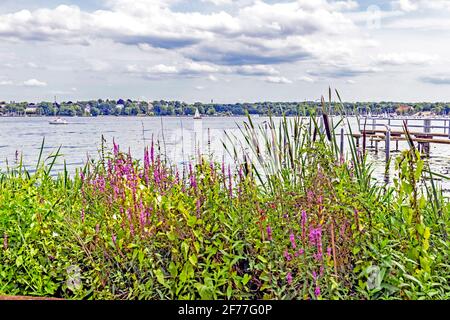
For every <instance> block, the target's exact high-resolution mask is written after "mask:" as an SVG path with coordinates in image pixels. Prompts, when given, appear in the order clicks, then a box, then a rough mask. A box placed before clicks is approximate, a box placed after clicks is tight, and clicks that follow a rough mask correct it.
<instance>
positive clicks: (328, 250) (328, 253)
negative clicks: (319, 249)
mask: <svg viewBox="0 0 450 320" xmlns="http://www.w3.org/2000/svg"><path fill="white" fill-rule="evenodd" d="M327 256H328V257H331V248H330V247H328V248H327Z"/></svg>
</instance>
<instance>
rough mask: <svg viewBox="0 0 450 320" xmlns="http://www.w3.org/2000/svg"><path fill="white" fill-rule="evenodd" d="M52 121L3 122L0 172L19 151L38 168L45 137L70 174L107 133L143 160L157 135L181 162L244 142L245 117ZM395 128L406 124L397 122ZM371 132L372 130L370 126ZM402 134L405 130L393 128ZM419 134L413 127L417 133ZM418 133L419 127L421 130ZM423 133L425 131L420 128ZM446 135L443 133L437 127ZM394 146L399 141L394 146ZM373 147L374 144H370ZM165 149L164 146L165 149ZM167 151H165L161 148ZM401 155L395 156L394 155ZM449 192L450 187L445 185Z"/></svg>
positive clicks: (449, 168)
mask: <svg viewBox="0 0 450 320" xmlns="http://www.w3.org/2000/svg"><path fill="white" fill-rule="evenodd" d="M49 120H51V118H43V117H14V118H10V117H1V118H0V168H2V169H4V168H5V167H6V165H7V162H8V163H9V164H12V163H14V160H15V157H16V151H17V152H18V153H19V154H22V156H23V162H24V164H25V165H26V166H27V167H28V168H30V169H31V168H33V167H34V166H35V164H36V162H37V159H38V156H39V151H40V147H41V143H42V139H43V138H44V137H45V146H44V156H48V155H50V154H51V153H52V152H55V151H56V150H57V149H58V147H59V146H61V153H62V155H63V157H62V158H60V159H59V160H58V161H57V163H56V165H55V170H61V169H62V168H63V159H64V160H65V161H66V163H67V167H68V169H69V171H71V172H74V170H75V168H77V167H80V166H82V165H83V164H84V163H85V162H86V160H87V157H88V155H89V156H90V157H91V158H98V150H99V148H100V146H101V137H102V135H103V136H104V138H105V139H106V141H107V142H106V145H107V146H109V147H111V146H112V140H113V139H115V141H116V143H118V144H119V145H120V147H121V149H122V150H128V148H129V149H130V150H131V153H132V154H133V155H134V156H135V157H138V158H142V156H143V150H144V147H145V146H147V145H149V144H150V143H151V139H152V137H153V138H154V139H155V140H157V139H159V140H160V141H164V142H165V143H164V144H162V145H163V146H165V149H166V150H165V151H166V154H167V156H168V158H169V159H170V160H171V161H172V162H173V163H176V164H181V163H183V162H186V161H189V159H191V158H192V157H193V156H194V155H195V154H197V153H198V150H199V149H200V150H201V151H202V152H203V153H208V154H210V153H212V154H213V155H214V158H215V159H216V160H222V158H223V157H225V159H226V161H229V160H230V157H229V156H228V155H227V154H226V152H224V148H223V145H222V141H224V140H225V134H224V132H225V131H226V132H227V133H228V134H235V135H237V136H238V139H239V132H238V130H237V124H243V122H244V121H246V120H247V118H246V117H208V118H204V119H202V120H194V119H192V118H188V117H163V118H160V117H75V118H67V121H68V122H69V124H68V125H50V124H49ZM267 120H268V118H265V117H255V118H253V121H254V122H255V123H263V122H264V121H267ZM350 123H351V125H352V128H353V131H354V132H357V131H358V126H357V122H356V118H350ZM391 124H392V125H396V124H397V125H399V124H401V122H400V121H398V120H394V121H392V123H391ZM409 124H410V125H414V124H422V120H417V121H410V122H409ZM367 128H368V129H369V128H371V122H370V123H368V125H367ZM393 130H401V128H393ZM413 130H414V129H413ZM416 130H419V129H416ZM420 131H422V130H421V129H420ZM433 131H436V132H444V130H443V129H433V130H432V132H433ZM391 144H392V145H393V146H395V143H391ZM368 145H369V143H368ZM162 148H163V149H164V147H162ZM405 148H407V144H406V142H400V143H399V149H400V150H402V149H405ZM162 151H164V150H162ZM369 154H370V158H371V160H372V161H373V162H374V164H375V175H376V176H377V177H378V178H379V179H380V180H382V179H383V175H384V171H385V168H384V166H385V162H384V161H385V154H384V143H380V148H379V153H378V154H375V153H374V152H373V151H369ZM392 155H393V156H395V155H396V153H395V152H393V153H392ZM429 161H430V164H431V167H432V170H434V171H436V172H439V173H441V174H444V175H449V172H450V145H438V144H434V145H432V146H431V157H430V159H429ZM444 186H445V188H446V189H448V188H450V184H448V183H445V184H444Z"/></svg>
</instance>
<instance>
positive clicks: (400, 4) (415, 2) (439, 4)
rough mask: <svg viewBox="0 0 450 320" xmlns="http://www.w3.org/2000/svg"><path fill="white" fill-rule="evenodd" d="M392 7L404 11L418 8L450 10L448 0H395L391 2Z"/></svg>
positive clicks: (449, 0) (449, 1)
mask: <svg viewBox="0 0 450 320" xmlns="http://www.w3.org/2000/svg"><path fill="white" fill-rule="evenodd" d="M391 4H392V7H393V8H394V9H399V10H402V11H405V12H412V11H417V10H419V9H431V10H450V0H396V1H392V2H391Z"/></svg>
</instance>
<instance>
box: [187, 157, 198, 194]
mask: <svg viewBox="0 0 450 320" xmlns="http://www.w3.org/2000/svg"><path fill="white" fill-rule="evenodd" d="M189 179H190V183H191V188H193V189H194V190H196V189H197V180H196V178H195V174H194V172H193V170H192V164H191V163H189Z"/></svg>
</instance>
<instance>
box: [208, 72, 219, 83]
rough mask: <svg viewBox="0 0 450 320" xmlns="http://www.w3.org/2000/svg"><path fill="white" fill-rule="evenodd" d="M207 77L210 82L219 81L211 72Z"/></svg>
mask: <svg viewBox="0 0 450 320" xmlns="http://www.w3.org/2000/svg"><path fill="white" fill-rule="evenodd" d="M208 79H209V80H211V81H212V82H217V81H219V79H218V78H217V77H216V76H213V75H212V74H210V75H209V76H208Z"/></svg>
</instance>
